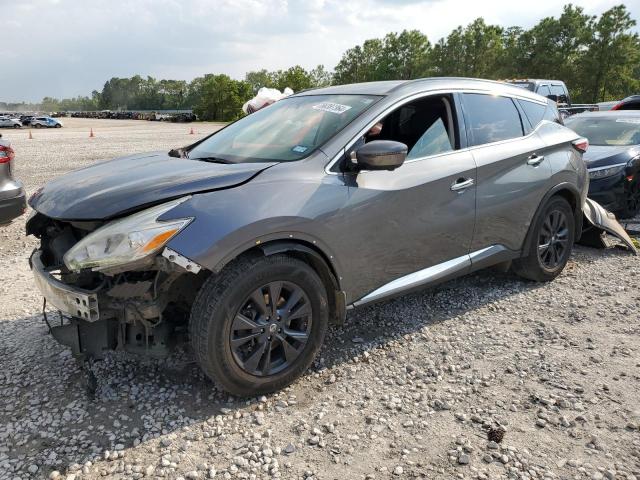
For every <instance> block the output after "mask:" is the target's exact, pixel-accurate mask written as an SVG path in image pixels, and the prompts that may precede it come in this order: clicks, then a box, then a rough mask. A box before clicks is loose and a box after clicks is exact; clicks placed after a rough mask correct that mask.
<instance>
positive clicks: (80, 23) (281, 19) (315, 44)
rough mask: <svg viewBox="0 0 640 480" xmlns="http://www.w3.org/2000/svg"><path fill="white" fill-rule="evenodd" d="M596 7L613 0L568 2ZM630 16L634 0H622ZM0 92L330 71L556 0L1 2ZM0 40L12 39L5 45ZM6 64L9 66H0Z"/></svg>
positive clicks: (83, 90) (9, 96)
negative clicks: (403, 39) (377, 44)
mask: <svg viewBox="0 0 640 480" xmlns="http://www.w3.org/2000/svg"><path fill="white" fill-rule="evenodd" d="M575 3H578V4H579V5H581V6H583V7H584V8H585V10H586V11H587V12H588V13H590V14H599V13H601V12H602V11H604V10H606V9H607V8H610V7H611V6H613V5H615V4H618V3H620V0H583V1H578V2H574V4H575ZM625 4H626V6H627V8H628V9H629V10H630V11H631V13H632V15H636V14H637V12H638V10H640V8H639V7H640V0H627V1H626V2H625ZM0 10H1V11H2V12H3V37H4V38H5V41H3V42H2V43H0V58H3V60H4V62H3V63H4V65H3V70H2V73H1V74H0V99H1V100H7V101H8V100H39V99H41V98H42V97H43V96H45V95H50V96H57V97H61V96H73V95H78V94H88V93H90V91H91V90H93V89H97V90H100V89H101V88H102V85H103V83H104V82H105V81H106V80H108V79H109V78H110V77H112V76H131V75H134V74H141V75H151V76H154V77H157V78H178V79H185V80H190V79H192V78H193V77H195V76H198V75H202V74H204V73H209V72H213V73H228V74H230V75H232V76H234V77H236V78H242V76H243V75H244V73H245V72H246V71H248V70H255V69H259V68H268V69H278V68H287V67H289V66H291V65H295V64H300V65H302V66H304V67H307V68H311V67H314V66H315V65H317V64H320V63H322V64H324V65H325V66H327V67H328V68H333V67H334V66H335V64H336V63H337V62H338V60H339V59H340V56H341V55H342V53H343V52H344V50H346V49H347V48H349V47H352V46H354V45H356V44H359V43H362V42H363V41H364V40H366V39H367V38H373V37H380V36H383V35H384V34H386V33H388V32H391V31H400V30H402V29H405V28H407V29H411V28H416V29H419V30H421V31H423V32H424V33H426V34H427V35H428V36H429V38H430V39H431V41H432V42H435V41H437V40H438V39H439V38H440V37H442V36H446V35H447V34H448V33H449V32H450V31H451V30H452V29H453V28H455V27H456V26H458V25H466V24H468V23H469V22H471V21H472V20H474V19H475V18H477V17H480V16H482V17H484V18H485V20H486V21H487V22H490V23H496V24H500V25H503V26H510V25H520V26H523V27H530V26H532V25H534V24H535V23H536V22H537V21H539V20H540V18H542V17H544V16H549V15H558V14H559V13H560V12H561V10H562V4H561V3H558V2H557V0H537V1H535V2H514V1H513V0H485V1H483V2H478V1H476V0H449V1H447V0H426V1H420V0H395V1H394V0H351V1H349V2H345V1H342V0H307V1H305V0H217V1H215V2H212V1H210V0H110V1H108V2H105V1H103V0H102V1H101V0H85V1H82V2H78V1H76V0H48V1H42V0H20V1H15V0H0ZM6 39H11V40H12V41H10V42H7V41H6ZM7 63H8V64H9V65H7Z"/></svg>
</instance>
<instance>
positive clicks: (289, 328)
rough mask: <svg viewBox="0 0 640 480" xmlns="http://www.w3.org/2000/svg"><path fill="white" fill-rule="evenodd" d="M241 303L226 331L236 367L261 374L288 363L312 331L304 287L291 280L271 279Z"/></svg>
mask: <svg viewBox="0 0 640 480" xmlns="http://www.w3.org/2000/svg"><path fill="white" fill-rule="evenodd" d="M241 305H242V306H241V307H240V309H239V310H238V311H237V312H236V314H235V317H234V319H233V322H232V324H231V330H230V334H229V342H230V346H231V352H232V354H233V357H234V359H235V361H236V362H237V364H238V366H239V367H240V368H242V369H243V370H244V371H245V372H247V373H249V374H251V375H256V376H260V377H263V376H268V375H273V374H276V373H278V372H280V371H282V370H284V369H286V368H287V367H289V366H291V365H292V364H293V363H294V362H295V360H296V359H297V358H298V357H299V356H300V354H301V353H302V351H303V350H304V348H305V346H306V344H307V341H308V339H309V334H310V332H311V325H312V320H313V319H312V317H313V316H312V308H311V302H310V301H309V297H308V296H307V294H306V293H305V292H304V290H303V289H302V288H301V287H299V286H298V285H296V284H294V283H292V282H284V281H281V282H280V281H277V282H270V283H268V284H266V285H264V286H262V287H260V288H258V289H256V290H254V291H253V292H252V293H251V294H250V295H249V296H248V297H247V298H246V299H245V300H244V301H243V302H242V304H241Z"/></svg>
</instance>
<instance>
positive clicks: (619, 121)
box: [616, 118, 640, 124]
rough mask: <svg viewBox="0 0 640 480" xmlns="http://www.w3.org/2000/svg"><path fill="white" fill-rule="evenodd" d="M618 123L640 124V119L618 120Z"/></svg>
mask: <svg viewBox="0 0 640 480" xmlns="http://www.w3.org/2000/svg"><path fill="white" fill-rule="evenodd" d="M616 122H618V123H636V124H640V118H616Z"/></svg>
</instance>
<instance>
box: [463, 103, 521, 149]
mask: <svg viewBox="0 0 640 480" xmlns="http://www.w3.org/2000/svg"><path fill="white" fill-rule="evenodd" d="M464 106H465V116H466V117H467V119H468V123H469V130H470V133H471V141H472V144H473V145H482V144H485V143H492V142H499V141H501V140H508V139H510V138H517V137H521V136H522V135H524V132H523V129H522V120H521V119H520V113H518V109H517V108H516V106H515V104H514V103H513V100H511V99H510V98H508V97H496V96H493V95H483V94H478V93H465V94H464Z"/></svg>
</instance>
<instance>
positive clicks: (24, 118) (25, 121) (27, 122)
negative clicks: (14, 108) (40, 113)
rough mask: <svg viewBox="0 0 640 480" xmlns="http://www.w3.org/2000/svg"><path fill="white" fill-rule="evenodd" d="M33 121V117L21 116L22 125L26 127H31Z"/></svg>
mask: <svg viewBox="0 0 640 480" xmlns="http://www.w3.org/2000/svg"><path fill="white" fill-rule="evenodd" d="M31 120H33V115H20V123H22V126H24V127H28V126H29V125H31Z"/></svg>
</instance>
